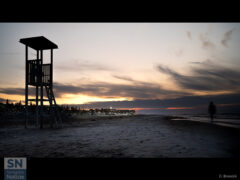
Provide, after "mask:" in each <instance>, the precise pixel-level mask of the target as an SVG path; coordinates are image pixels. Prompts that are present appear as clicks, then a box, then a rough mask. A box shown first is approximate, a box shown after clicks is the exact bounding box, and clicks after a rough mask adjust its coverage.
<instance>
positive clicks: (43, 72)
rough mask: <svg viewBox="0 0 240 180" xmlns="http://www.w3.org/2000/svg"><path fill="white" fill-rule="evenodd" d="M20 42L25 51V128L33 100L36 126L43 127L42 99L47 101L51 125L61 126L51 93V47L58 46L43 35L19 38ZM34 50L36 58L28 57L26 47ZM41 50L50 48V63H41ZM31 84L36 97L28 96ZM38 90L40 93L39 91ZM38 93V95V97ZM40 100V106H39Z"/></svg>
mask: <svg viewBox="0 0 240 180" xmlns="http://www.w3.org/2000/svg"><path fill="white" fill-rule="evenodd" d="M20 43H22V44H24V45H25V51H26V56H25V57H26V81H25V111H26V119H25V128H27V126H28V103H29V101H34V102H35V104H36V116H35V117H36V118H35V120H36V126H37V127H38V126H39V115H40V128H43V117H42V115H43V105H44V103H43V102H44V101H47V102H49V109H50V111H51V114H52V118H51V122H50V124H51V127H61V126H62V119H61V116H60V112H59V109H58V106H57V103H56V100H55V97H54V93H53V49H58V46H57V45H56V44H54V43H53V42H51V41H49V40H48V39H47V38H45V37H43V36H39V37H30V38H23V39H20ZM29 47H30V48H32V49H34V50H36V53H37V54H36V56H37V57H36V59H28V48H29ZM43 50H50V63H48V64H43ZM29 86H33V87H35V88H36V98H35V99H29V98H28V95H29V93H28V90H29V89H28V88H29ZM43 89H45V90H46V95H45V96H46V97H47V98H46V99H44V96H43V91H44V90H43ZM39 92H40V93H39ZM39 95H40V97H39ZM39 102H40V108H39Z"/></svg>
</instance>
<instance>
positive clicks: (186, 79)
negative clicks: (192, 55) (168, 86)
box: [158, 60, 240, 91]
mask: <svg viewBox="0 0 240 180" xmlns="http://www.w3.org/2000/svg"><path fill="white" fill-rule="evenodd" d="M194 63H195V65H196V66H195V67H193V68H192V69H191V70H192V74H191V75H187V76H186V75H182V74H180V73H178V72H176V71H174V70H172V69H170V68H168V67H165V66H162V65H159V66H158V70H159V71H160V72H162V73H165V74H168V75H170V76H171V77H172V78H173V79H174V81H175V82H176V83H177V84H178V85H179V86H181V87H182V88H185V89H192V90H203V91H216V90H239V89H240V82H239V78H240V72H239V71H238V70H236V69H231V68H227V67H223V66H220V65H217V64H214V63H212V62H211V61H209V60H207V61H205V62H203V63H200V62H194Z"/></svg>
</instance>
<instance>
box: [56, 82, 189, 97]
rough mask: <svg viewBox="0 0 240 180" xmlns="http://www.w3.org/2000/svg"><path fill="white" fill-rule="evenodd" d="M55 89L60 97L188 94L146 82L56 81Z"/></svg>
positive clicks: (174, 95) (172, 95)
mask: <svg viewBox="0 0 240 180" xmlns="http://www.w3.org/2000/svg"><path fill="white" fill-rule="evenodd" d="M54 89H55V91H56V94H57V96H58V97H60V96H62V95H63V94H66V93H70V94H85V95H89V96H98V97H104V98H110V97H111V98H112V97H125V98H127V97H128V98H134V99H156V98H159V97H160V96H167V95H168V96H171V97H176V96H178V97H179V96H183V95H188V93H185V92H177V91H171V90H165V89H163V88H161V87H160V86H159V85H156V84H152V83H145V82H138V81H136V83H132V84H131V85H126V84H111V83H104V82H95V83H91V84H82V85H79V86H75V85H69V84H61V83H55V85H54Z"/></svg>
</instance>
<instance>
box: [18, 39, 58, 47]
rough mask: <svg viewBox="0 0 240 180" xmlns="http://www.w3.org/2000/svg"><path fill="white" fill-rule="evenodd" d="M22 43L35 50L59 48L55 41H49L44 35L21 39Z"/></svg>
mask: <svg viewBox="0 0 240 180" xmlns="http://www.w3.org/2000/svg"><path fill="white" fill-rule="evenodd" d="M19 42H20V43H23V44H25V45H26V46H29V47H31V48H33V49H35V50H46V49H57V48H58V46H57V45H56V44H54V43H53V42H51V41H49V40H48V39H47V38H45V37H44V36H38V37H30V38H23V39H20V41H19Z"/></svg>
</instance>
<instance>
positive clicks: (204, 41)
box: [199, 34, 215, 49]
mask: <svg viewBox="0 0 240 180" xmlns="http://www.w3.org/2000/svg"><path fill="white" fill-rule="evenodd" d="M199 38H200V41H201V43H202V48H204V49H214V48H215V44H214V43H213V42H211V41H210V39H208V37H207V36H206V35H203V34H200V36H199Z"/></svg>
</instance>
